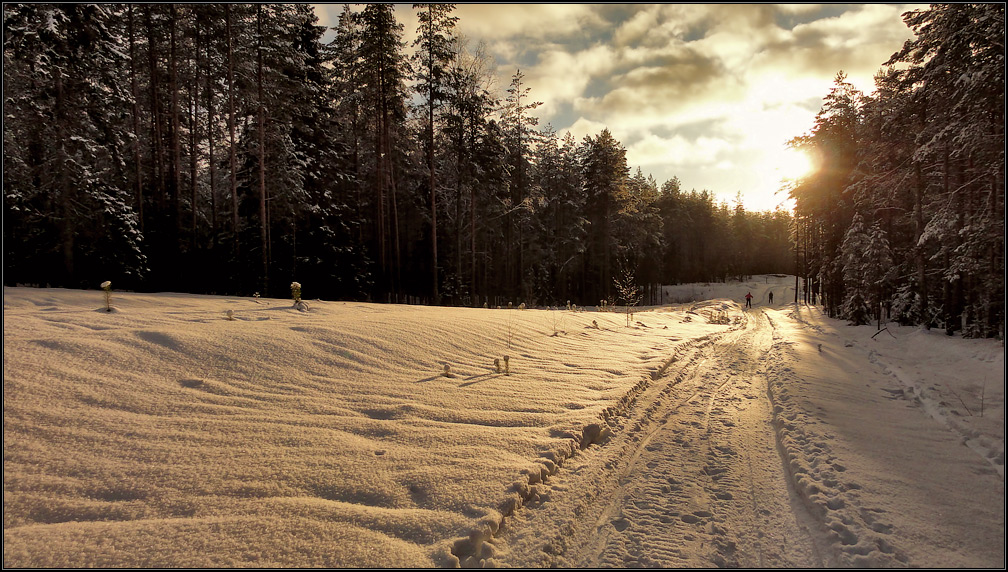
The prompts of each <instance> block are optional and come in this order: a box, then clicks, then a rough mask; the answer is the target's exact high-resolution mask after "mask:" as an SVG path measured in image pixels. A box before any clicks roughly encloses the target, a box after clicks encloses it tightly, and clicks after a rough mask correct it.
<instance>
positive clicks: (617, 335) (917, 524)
mask: <svg viewBox="0 0 1008 572" xmlns="http://www.w3.org/2000/svg"><path fill="white" fill-rule="evenodd" d="M309 289H310V285H306V294H308V293H309ZM747 290H749V291H752V293H753V295H754V299H753V308H752V309H750V310H746V309H744V308H742V304H743V302H744V300H743V296H744V294H745V292H746V291H747ZM771 290H772V291H773V292H774V294H775V298H774V302H775V304H773V305H768V296H767V294H768V293H769V292H770V291H771ZM667 293H668V296H669V298H668V299H670V300H672V303H671V304H670V305H668V306H665V307H660V308H649V309H647V310H644V311H639V312H637V313H635V314H634V315H633V319H632V321H631V326H630V327H627V325H626V317H625V316H624V314H622V313H615V312H599V311H596V309H595V308H590V309H588V310H587V311H569V310H567V309H566V308H564V309H554V310H550V309H528V310H519V309H464V308H431V307H419V306H400V305H376V304H362V303H349V302H347V303H344V302H328V301H309V304H310V310H309V311H308V312H300V311H298V310H295V309H293V308H292V307H291V302H290V301H289V300H277V299H258V300H256V299H251V298H237V297H226V296H195V295H184V294H134V293H116V292H113V295H112V306H113V311H112V312H106V311H105V309H104V305H105V301H104V294H103V293H102V292H100V291H73V290H62V289H33V288H4V437H3V440H4V477H3V478H4V566H5V567H60V566H67V567H88V566H91V567H127V566H128V567H271V566H280V567H320V566H330V567H371V566H382V567H425V566H452V565H458V564H460V563H461V564H463V565H480V564H482V565H504V566H541V565H551V564H552V565H561V566H594V565H615V566H633V565H645V566H647V565H650V566H723V565H741V566H760V565H764V566H799V565H813V566H814V565H819V566H834V565H840V566H859V565H876V566H889V565H893V566H905V565H910V566H937V567H943V566H952V567H956V566H991V567H1003V566H1004V562H1005V561H1004V537H1005V535H1004V522H1005V521H1004V515H1005V512H1004V347H1003V344H1002V342H1000V341H995V340H963V339H960V338H958V337H956V338H949V337H947V336H944V335H943V334H942V333H940V332H936V331H933V332H928V331H923V330H918V329H916V328H899V327H897V326H895V325H890V326H889V329H888V331H884V332H882V333H880V334H878V335H875V336H874V338H873V337H872V335H873V334H876V331H875V328H874V327H867V326H862V327H850V326H846V325H844V323H843V322H839V321H836V320H829V319H826V318H824V317H823V316H822V314H821V313H820V312H819V311H818V310H817V309H816V308H814V307H809V306H804V305H802V306H799V307H796V306H795V304H794V302H793V301H794V278H793V277H790V278H787V277H774V276H765V277H764V276H759V277H754V278H753V279H752V281H751V282H748V283H743V284H739V283H729V284H710V285H704V284H697V285H686V286H677V287H668V288H667ZM228 310H230V311H231V317H230V319H229V316H228ZM505 356H506V358H507V359H505ZM495 360H496V361H497V363H498V364H499V368H500V371H498V365H495ZM446 364H447V365H448V367H449V370H448V371H447V372H446V369H445V365H446ZM743 469H744V470H743ZM736 477H738V478H736ZM659 481H660V482H659ZM743 500H745V502H742V501H743Z"/></svg>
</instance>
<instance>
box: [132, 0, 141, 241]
mask: <svg viewBox="0 0 1008 572" xmlns="http://www.w3.org/2000/svg"><path fill="white" fill-rule="evenodd" d="M129 49H130V87H131V93H132V95H133V137H134V141H133V166H134V171H135V175H136V205H137V219H138V222H139V223H140V232H141V233H142V232H143V231H144V208H143V206H144V205H143V169H142V167H141V164H140V87H139V82H138V81H137V73H136V60H137V57H136V33H135V28H134V24H133V5H132V4H130V5H129Z"/></svg>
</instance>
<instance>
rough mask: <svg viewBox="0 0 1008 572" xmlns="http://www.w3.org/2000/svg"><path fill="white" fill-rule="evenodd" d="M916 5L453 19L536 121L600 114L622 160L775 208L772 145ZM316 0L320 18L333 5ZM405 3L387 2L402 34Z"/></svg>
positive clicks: (867, 61)
mask: <svg viewBox="0 0 1008 572" xmlns="http://www.w3.org/2000/svg"><path fill="white" fill-rule="evenodd" d="M917 7H922V5H877V4H859V5H836V4H826V5H822V4H820V5H815V4H809V5H806V4H801V5H770V4H748V5H704V4H645V5H631V4H522V5H503V4H461V5H459V6H457V8H456V10H455V15H457V16H458V17H459V21H458V29H459V31H460V32H462V33H463V34H464V35H465V36H466V37H467V38H469V39H470V40H471V41H473V42H477V41H485V42H486V44H487V46H488V48H489V50H490V53H491V54H492V55H493V57H494V58H495V59H496V61H497V65H498V67H497V70H498V72H497V73H498V75H499V77H498V81H497V85H498V86H500V89H501V90H502V94H503V90H504V89H506V87H507V85H508V84H509V83H510V79H511V77H512V76H513V75H514V73H515V70H517V69H521V71H522V73H523V74H524V76H525V83H526V85H527V86H528V87H529V88H530V90H531V91H530V93H529V95H530V97H531V98H532V100H533V101H541V102H543V105H542V106H540V107H539V108H538V109H537V110H536V111H535V115H536V116H537V117H538V118H539V120H540V125H542V126H545V125H546V124H550V125H552V126H553V128H554V129H556V130H557V131H558V132H561V133H562V132H565V131H570V132H571V133H572V134H573V135H574V136H575V138H577V139H579V140H580V139H581V138H582V137H584V136H585V135H596V134H597V133H598V132H599V131H601V129H603V128H608V129H609V130H610V131H611V132H612V133H613V136H614V137H616V138H617V139H618V140H620V141H621V142H622V143H623V144H624V145H625V146H626V148H627V160H628V162H629V164H630V165H631V167H632V168H636V167H638V166H640V167H641V168H642V170H644V171H646V172H647V174H651V175H652V176H654V178H655V179H656V180H658V181H659V183H661V182H664V181H666V180H668V179H671V178H672V177H673V176H678V177H679V179H680V181H682V184H683V187H684V188H686V189H690V188H696V189H697V190H700V189H704V188H706V189H708V190H710V191H712V192H714V193H715V195H716V196H718V197H719V198H722V199H724V200H726V201H727V202H730V201H732V200H734V198H735V195H736V193H738V192H742V193H743V196H744V201H745V203H746V205H747V207H749V208H773V206H774V205H776V204H777V203H779V202H780V200H781V197H780V196H779V195H778V196H775V195H774V193H775V191H777V190H778V188H779V186H780V182H779V178H775V176H774V172H773V170H772V168H771V167H768V165H772V163H773V157H774V155H775V154H776V153H779V151H780V150H781V149H783V148H784V146H785V145H786V143H787V141H788V140H789V139H791V138H793V137H795V136H798V135H801V134H803V133H805V132H808V131H809V130H810V129H811V128H812V126H813V122H814V120H815V114H816V112H817V111H818V109H819V106H820V105H821V103H822V98H823V97H824V96H825V95H826V94H827V93H828V91H829V89H830V87H831V86H832V84H833V79H834V77H835V76H836V73H837V72H838V71H841V70H843V71H844V72H845V73H846V74H847V76H848V81H851V82H852V83H853V84H854V85H855V86H856V87H858V88H859V89H861V90H862V91H865V92H869V93H870V92H871V91H872V89H873V79H872V78H873V76H874V74H875V72H876V71H878V69H879V68H880V67H881V66H882V64H884V63H885V61H886V60H888V58H889V57H890V56H891V55H892V54H893V52H895V51H896V50H898V49H899V48H900V47H901V46H902V44H903V42H904V41H905V40H906V39H909V38H910V37H911V36H912V34H911V32H910V30H909V29H908V28H907V27H906V25H905V24H904V23H903V21H902V18H901V14H902V13H904V12H906V11H908V10H910V9H913V8H917ZM323 9H324V10H325V11H327V12H328V14H329V16H328V22H329V23H330V25H331V24H332V23H334V22H335V21H336V15H338V11H339V10H342V6H337V5H325V6H324V7H323ZM316 12H317V13H319V12H320V7H317V8H316ZM413 12H414V11H413V10H412V9H411V8H410V7H409V6H408V5H398V6H397V9H396V16H397V18H398V19H399V21H400V22H402V23H403V25H404V28H405V36H406V37H404V39H405V40H407V42H411V41H412V37H413V34H414V31H415V28H416V17H415V15H414V13H413ZM320 18H321V16H320ZM325 22H326V21H325V19H323V23H325ZM757 205H758V206H757ZM768 205H769V206H768Z"/></svg>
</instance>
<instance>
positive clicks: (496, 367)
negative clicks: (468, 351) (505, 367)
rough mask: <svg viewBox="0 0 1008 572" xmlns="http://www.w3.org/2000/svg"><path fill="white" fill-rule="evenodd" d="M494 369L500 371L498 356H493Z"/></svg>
mask: <svg viewBox="0 0 1008 572" xmlns="http://www.w3.org/2000/svg"><path fill="white" fill-rule="evenodd" d="M494 369H496V370H497V373H500V372H501V366H500V359H498V358H494Z"/></svg>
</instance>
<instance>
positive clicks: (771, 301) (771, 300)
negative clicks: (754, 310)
mask: <svg viewBox="0 0 1008 572" xmlns="http://www.w3.org/2000/svg"><path fill="white" fill-rule="evenodd" d="M770 303H771V304H773V292H771V293H770Z"/></svg>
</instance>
